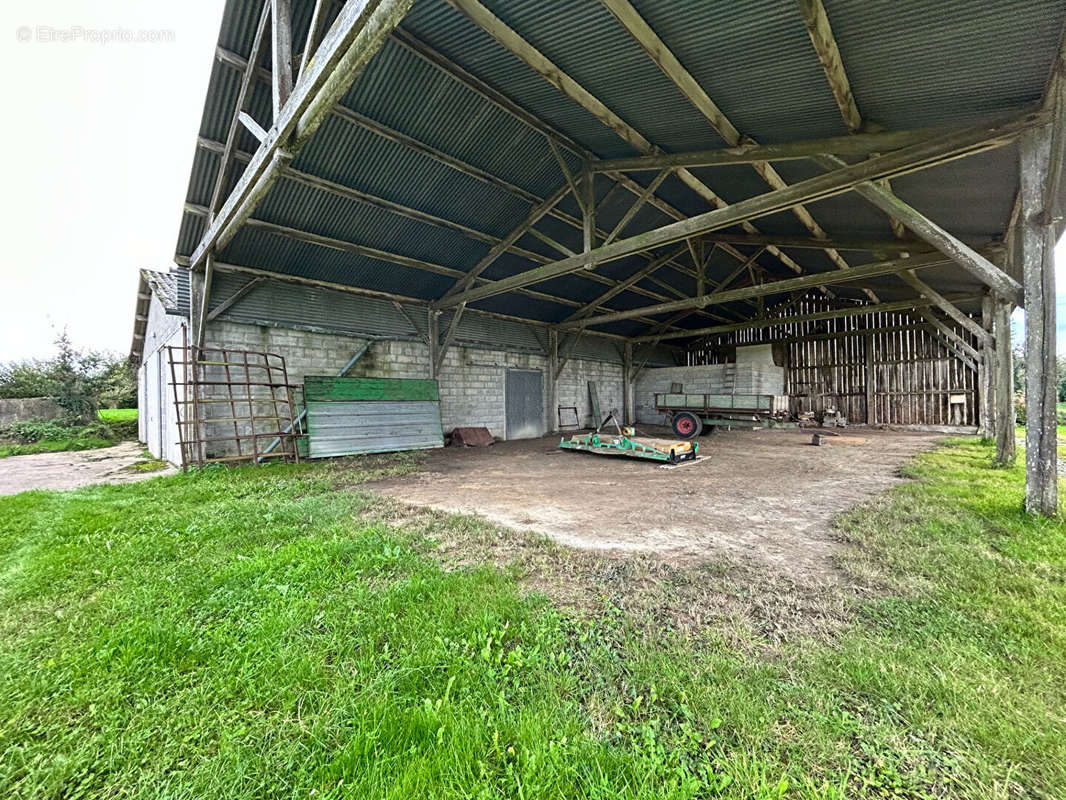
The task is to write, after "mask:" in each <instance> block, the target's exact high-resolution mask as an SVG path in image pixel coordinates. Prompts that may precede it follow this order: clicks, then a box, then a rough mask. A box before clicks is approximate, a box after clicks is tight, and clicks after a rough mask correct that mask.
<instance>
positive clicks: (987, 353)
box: [977, 293, 996, 440]
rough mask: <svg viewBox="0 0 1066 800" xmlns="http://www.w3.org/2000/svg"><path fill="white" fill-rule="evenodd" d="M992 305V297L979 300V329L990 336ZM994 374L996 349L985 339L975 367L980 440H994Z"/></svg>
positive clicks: (988, 295) (986, 295) (992, 343)
mask: <svg viewBox="0 0 1066 800" xmlns="http://www.w3.org/2000/svg"><path fill="white" fill-rule="evenodd" d="M993 309H994V303H993V300H992V295H990V294H987V293H986V294H985V295H984V296H983V297H982V298H981V327H982V328H984V329H985V332H986V333H988V334H989V335H990V336H991V334H992V326H993V320H994V316H995V314H994V310H993ZM995 372H996V349H995V344H994V342H989V341H988V340H987V339H986V340H985V341H984V342H983V343H982V345H981V360H980V362H979V363H978V366H977V375H978V392H979V393H980V396H981V397H980V403H981V404H980V411H979V414H980V419H979V420H978V432H979V433H980V435H981V438H982V439H986V440H989V439H995V438H996V423H995V407H996V405H995V392H996V389H995V386H996V379H995Z"/></svg>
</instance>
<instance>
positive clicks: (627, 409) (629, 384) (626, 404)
mask: <svg viewBox="0 0 1066 800" xmlns="http://www.w3.org/2000/svg"><path fill="white" fill-rule="evenodd" d="M633 378H634V375H633V343H632V342H629V341H627V342H626V343H625V345H624V352H623V356H622V419H623V420H625V424H626V425H634V424H636V416H637V415H636V408H634V402H633V401H634V397H633Z"/></svg>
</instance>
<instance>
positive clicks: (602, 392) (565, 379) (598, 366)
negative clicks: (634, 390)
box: [553, 359, 625, 428]
mask: <svg viewBox="0 0 1066 800" xmlns="http://www.w3.org/2000/svg"><path fill="white" fill-rule="evenodd" d="M623 380H624V376H623V370H622V365H621V364H611V363H608V362H606V361H582V360H574V359H571V360H570V361H567V362H566V366H565V367H563V372H562V374H561V375H560V376H559V405H560V406H576V407H577V416H578V420H579V421H580V423H581V425H582V427H586V428H595V427H596V426H597V425H599V424H600V423H601V422H602V421H603V420H602V419H593V416H592V399H591V398H590V397H589V381H595V382H596V395H597V397H599V400H600V414H601V415H602V416H604V417H606V416H607V413H608V412H609V411H611V410H612V409H615V410H617V411H618V418H619V420H621V419H622V408H623V403H624V396H623V395H624V390H625V386H624V383H623ZM557 421H558V420H557V419H556V420H553V422H557Z"/></svg>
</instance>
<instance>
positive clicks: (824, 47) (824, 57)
mask: <svg viewBox="0 0 1066 800" xmlns="http://www.w3.org/2000/svg"><path fill="white" fill-rule="evenodd" d="M797 2H798V3H799V8H800V13H801V14H802V15H803V22H804V24H805V25H806V26H807V33H808V35H810V37H811V44H813V45H814V51H815V52H816V53H817V54H818V60H819V61H821V62H822V69H823V70H824V71H825V77H826V78H827V79H828V81H829V88H830V89H831V90H832V92H833V97H835V98H836V101H837V108H839V109H840V116H841V117H843V118H844V124H846V125H847V126H848V130H849V131H851V132H852V133H857V132H858V131H859V130H861V129H862V114H860V113H859V106H858V104H857V103H856V102H855V95H854V94H852V91H851V81H849V80H848V73H847V71H846V70H845V69H844V60H843V59H842V58H841V57H840V48H838V47H837V41H836V37H835V36H834V35H833V29H832V27H831V26H830V25H829V16H828V15H827V14H826V13H825V6H823V5H822V0H797ZM824 152H832V151H824Z"/></svg>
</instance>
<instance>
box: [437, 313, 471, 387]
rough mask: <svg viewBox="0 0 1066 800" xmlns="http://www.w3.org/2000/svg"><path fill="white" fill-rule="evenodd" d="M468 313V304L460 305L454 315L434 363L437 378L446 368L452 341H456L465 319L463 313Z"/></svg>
mask: <svg viewBox="0 0 1066 800" xmlns="http://www.w3.org/2000/svg"><path fill="white" fill-rule="evenodd" d="M464 311H466V303H460V304H459V305H458V306H457V307H456V309H455V313H454V314H452V321H451V322H450V323H449V324H448V330H447V332H446V333H445V334H444V340H443V341H442V342H441V343H440V346H439V347H438V348H437V360H436V361H434V362H433V364H434V366H433V375H434V377H436V376H437V375H439V374H440V369H441V367H442V366H444V357H445V356H446V355H448V348H449V347H451V346H452V340H453V339H455V334H456V333H457V332H458V330H459V322H460V320H462V318H463V312H464Z"/></svg>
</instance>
